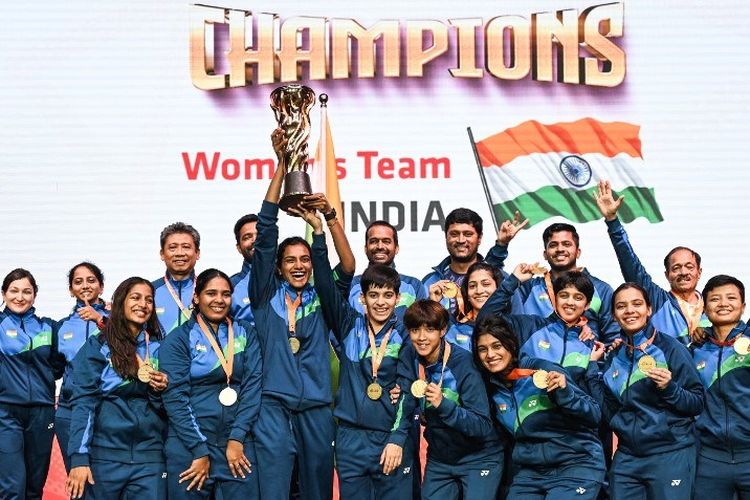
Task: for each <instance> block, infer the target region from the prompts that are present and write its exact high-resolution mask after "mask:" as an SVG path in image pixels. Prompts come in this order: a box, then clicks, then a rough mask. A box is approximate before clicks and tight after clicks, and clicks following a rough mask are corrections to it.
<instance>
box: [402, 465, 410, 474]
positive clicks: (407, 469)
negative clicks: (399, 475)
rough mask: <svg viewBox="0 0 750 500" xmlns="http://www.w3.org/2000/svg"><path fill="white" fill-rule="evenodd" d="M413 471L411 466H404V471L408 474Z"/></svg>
mask: <svg viewBox="0 0 750 500" xmlns="http://www.w3.org/2000/svg"><path fill="white" fill-rule="evenodd" d="M410 472H411V467H404V470H403V473H404V474H408V473H410Z"/></svg>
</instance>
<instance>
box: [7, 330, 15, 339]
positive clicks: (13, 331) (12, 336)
mask: <svg viewBox="0 0 750 500" xmlns="http://www.w3.org/2000/svg"><path fill="white" fill-rule="evenodd" d="M5 335H7V336H8V337H10V338H12V339H14V338H16V337H18V330H5Z"/></svg>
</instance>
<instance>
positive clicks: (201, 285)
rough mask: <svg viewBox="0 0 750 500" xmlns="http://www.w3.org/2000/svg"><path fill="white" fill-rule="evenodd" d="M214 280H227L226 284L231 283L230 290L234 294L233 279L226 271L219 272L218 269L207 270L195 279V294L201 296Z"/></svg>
mask: <svg viewBox="0 0 750 500" xmlns="http://www.w3.org/2000/svg"><path fill="white" fill-rule="evenodd" d="M214 278H221V279H224V280H226V282H227V283H229V290H230V291H231V292H232V293H234V285H233V284H232V279H231V278H230V277H229V276H228V275H227V274H226V273H225V272H224V271H219V270H218V269H214V268H210V269H206V270H205V271H203V272H202V273H200V274H199V275H198V277H197V278H195V292H194V293H195V294H196V295H200V294H201V292H203V290H205V289H206V286H207V285H208V282H209V281H211V280H212V279H214Z"/></svg>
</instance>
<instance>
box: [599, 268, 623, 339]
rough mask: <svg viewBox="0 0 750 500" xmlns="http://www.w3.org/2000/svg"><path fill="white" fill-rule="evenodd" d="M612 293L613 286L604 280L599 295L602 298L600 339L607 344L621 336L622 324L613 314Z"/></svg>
mask: <svg viewBox="0 0 750 500" xmlns="http://www.w3.org/2000/svg"><path fill="white" fill-rule="evenodd" d="M612 294H613V290H612V287H611V286H609V285H608V284H606V283H604V282H602V283H601V285H600V286H599V296H600V297H601V299H602V305H601V307H600V308H599V313H598V317H599V340H600V341H601V342H604V343H605V344H606V345H610V344H611V343H612V342H614V341H615V339H617V338H619V337H620V325H618V324H617V321H615V318H614V317H613V316H612Z"/></svg>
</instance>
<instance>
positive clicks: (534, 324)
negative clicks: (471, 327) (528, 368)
mask: <svg viewBox="0 0 750 500" xmlns="http://www.w3.org/2000/svg"><path fill="white" fill-rule="evenodd" d="M519 284H520V282H519V281H518V278H516V277H515V276H514V275H512V274H511V275H509V276H508V277H507V278H506V279H504V280H503V282H502V283H501V284H500V286H499V287H498V288H497V290H495V291H494V293H493V294H492V295H490V298H489V299H487V302H485V303H484V305H483V306H482V309H480V310H479V314H478V315H477V321H476V325H479V324H480V323H481V322H482V320H483V319H484V318H488V317H493V316H495V317H500V318H503V319H504V320H505V321H507V322H508V323H509V324H510V326H511V328H513V331H514V332H515V333H516V335H518V338H519V340H520V342H521V345H523V344H524V343H525V342H526V341H527V340H528V339H529V337H531V335H532V334H533V333H534V332H535V331H537V330H538V329H540V328H542V327H543V326H544V325H546V324H547V320H546V319H545V318H542V317H541V316H534V315H532V314H508V313H506V312H505V311H506V310H507V307H508V305H509V304H510V303H511V300H512V298H513V296H514V295H516V293H515V292H516V290H517V289H518V286H519Z"/></svg>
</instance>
